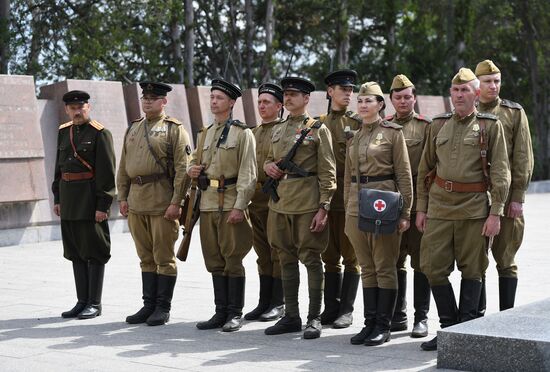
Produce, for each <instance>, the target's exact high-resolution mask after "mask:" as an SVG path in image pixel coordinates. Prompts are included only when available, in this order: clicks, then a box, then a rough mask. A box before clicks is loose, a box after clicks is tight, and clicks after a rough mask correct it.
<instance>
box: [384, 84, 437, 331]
mask: <svg viewBox="0 0 550 372" xmlns="http://www.w3.org/2000/svg"><path fill="white" fill-rule="evenodd" d="M390 99H391V102H392V105H393V108H394V109H395V114H393V115H389V116H387V117H386V118H385V119H386V120H388V121H391V122H393V123H396V124H399V125H401V126H402V127H403V129H402V132H403V135H404V136H405V142H406V143H407V151H408V153H409V161H410V163H411V171H412V177H413V188H414V191H415V192H416V175H417V172H418V163H420V157H421V156H422V149H423V148H424V143H425V142H426V136H427V134H428V128H429V124H430V123H431V120H430V119H428V118H426V117H425V116H422V115H420V114H417V113H416V112H415V111H414V105H415V103H416V89H415V87H414V85H413V83H412V82H411V81H410V80H409V78H408V77H406V76H405V75H397V76H395V77H394V78H393V82H392V85H391V88H390ZM415 208H416V201H415V200H414V198H413V203H412V207H411V220H412V221H415V219H416V213H415ZM421 239H422V233H420V232H419V231H418V229H417V228H416V225H415V224H414V223H412V224H411V226H410V228H409V229H408V230H407V231H405V232H404V233H403V236H402V237H401V248H400V254H399V260H398V261H397V283H398V285H399V286H398V289H397V302H396V305H395V312H394V313H393V319H392V321H391V330H392V331H404V330H406V329H407V269H406V268H405V260H406V258H407V255H409V256H411V266H412V268H413V270H414V285H413V289H414V294H413V303H414V310H415V312H414V327H413V330H412V332H411V337H426V336H427V335H428V311H429V310H430V283H428V278H426V276H425V275H424V274H423V273H422V272H421V271H420V240H421Z"/></svg>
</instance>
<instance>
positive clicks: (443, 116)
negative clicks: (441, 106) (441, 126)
mask: <svg viewBox="0 0 550 372" xmlns="http://www.w3.org/2000/svg"><path fill="white" fill-rule="evenodd" d="M452 116H453V113H452V112H444V113H442V114H437V115H435V116H434V117H433V120H435V119H450V118H451V117H452Z"/></svg>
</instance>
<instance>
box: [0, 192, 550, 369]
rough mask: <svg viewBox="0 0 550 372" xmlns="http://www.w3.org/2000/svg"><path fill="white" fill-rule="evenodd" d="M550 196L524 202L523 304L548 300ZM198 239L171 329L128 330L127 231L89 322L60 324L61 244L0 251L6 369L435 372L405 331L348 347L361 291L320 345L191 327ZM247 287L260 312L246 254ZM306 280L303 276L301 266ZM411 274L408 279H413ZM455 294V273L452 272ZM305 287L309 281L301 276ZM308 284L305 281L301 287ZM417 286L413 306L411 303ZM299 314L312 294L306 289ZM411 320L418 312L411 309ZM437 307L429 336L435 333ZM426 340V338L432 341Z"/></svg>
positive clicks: (251, 327)
mask: <svg viewBox="0 0 550 372" xmlns="http://www.w3.org/2000/svg"><path fill="white" fill-rule="evenodd" d="M548 210H550V194H530V195H528V197H527V204H526V220H527V230H526V237H525V240H524V245H523V248H522V250H521V251H520V253H519V255H518V262H519V265H520V269H521V273H520V275H521V278H520V282H519V288H518V298H517V304H526V303H530V302H533V301H537V300H541V299H544V298H546V297H548V291H550V276H549V275H547V271H546V268H547V267H549V266H550V255H549V254H548V253H547V252H546V249H547V247H548V241H550V224H549V223H548V218H547V217H546V213H547V211H548ZM197 238H198V234H196V236H195V237H194V242H193V246H192V251H191V252H190V255H189V260H188V261H187V262H185V263H182V262H180V263H179V278H178V283H177V286H176V290H175V295H174V302H173V311H172V318H171V321H170V323H169V324H168V325H166V326H162V327H148V326H145V325H139V326H131V325H128V324H126V323H125V322H124V318H125V316H126V315H128V314H130V313H133V312H134V311H136V310H137V309H138V308H139V306H140V296H141V294H140V290H141V287H140V285H141V284H140V274H139V266H138V260H137V258H136V254H135V251H134V247H133V243H132V240H131V237H130V235H129V234H117V235H114V236H113V249H112V256H113V257H112V259H111V261H110V262H109V264H108V266H107V269H106V276H105V286H104V296H103V310H104V314H103V315H102V316H100V317H99V318H96V319H92V320H82V321H79V320H64V319H62V318H60V313H61V312H62V311H64V310H67V309H68V308H70V307H72V306H73V305H74V302H75V295H74V284H73V281H72V271H71V265H70V264H69V262H67V261H65V260H64V259H63V258H62V254H61V250H62V248H61V242H48V243H38V244H30V245H21V246H12V247H1V248H0V268H1V270H0V291H1V292H0V293H1V297H0V371H2V372H6V371H56V372H57V371H100V370H101V371H132V372H137V371H168V370H186V371H199V370H220V371H226V370H237V369H240V370H242V371H248V370H250V371H256V370H262V371H265V372H267V371H281V370H301V371H313V370H321V371H333V370H334V371H339V372H342V371H348V370H350V371H351V370H359V369H367V370H369V371H375V370H376V371H397V370H407V371H427V370H434V369H435V365H436V358H437V353H436V352H424V351H421V350H420V347H419V345H420V343H421V342H422V341H423V340H422V339H421V340H418V339H411V338H410V337H409V336H408V333H407V332H399V333H395V334H394V335H393V339H392V341H391V342H389V343H387V344H385V345H383V346H380V347H364V346H352V345H350V344H349V338H350V337H351V336H352V335H353V334H355V333H357V332H358V331H359V330H360V328H361V325H362V324H361V323H362V319H361V314H362V305H361V304H362V301H361V295H360V294H359V295H358V300H357V302H356V304H357V308H356V311H355V318H356V320H355V324H354V325H353V326H352V327H351V328H348V329H344V330H335V329H330V328H325V329H324V330H323V335H322V337H321V338H320V339H317V340H302V339H301V338H300V334H299V333H296V334H289V335H281V336H269V337H268V336H265V335H264V334H263V329H264V328H265V327H266V326H268V325H269V324H271V323H267V324H266V323H256V322H249V323H247V324H245V326H244V327H243V328H242V330H241V331H239V332H236V333H233V334H227V333H223V332H219V331H199V330H197V329H196V328H195V323H196V322H197V321H199V320H204V319H207V318H209V317H210V315H211V313H212V311H213V296H212V288H211V281H210V276H209V275H208V274H207V272H206V270H205V268H204V264H203V262H202V257H201V253H200V246H199V242H198V240H197ZM491 262H492V263H491V267H490V270H489V272H488V295H489V298H488V311H487V313H488V314H490V313H494V312H496V311H497V308H498V287H497V278H496V272H495V269H494V265H493V261H491ZM246 268H247V273H248V282H247V290H246V306H245V311H246V310H250V309H252V308H253V307H254V306H255V303H256V301H257V292H258V279H257V275H256V274H255V273H256V267H255V257H254V253H253V252H251V253H250V254H249V256H248V257H247V258H246ZM302 275H305V270H302ZM409 278H412V275H409ZM452 280H453V283H454V285H455V288H456V292H457V293H458V288H459V287H458V286H459V280H460V278H459V276H458V275H456V273H455V274H453V277H452ZM302 283H304V284H305V283H306V280H305V278H304V280H302ZM302 287H304V285H302ZM411 287H412V280H410V281H409V293H408V298H409V303H412V288H411ZM300 301H301V308H302V311H306V310H307V309H306V307H307V293H306V289H305V288H301V292H300ZM305 316H306V314H303V318H305ZM409 316H410V317H411V318H412V309H411V306H409ZM436 317H437V314H436V311H435V306H434V304H433V302H432V311H431V312H430V331H431V333H432V335H434V334H435V332H436V331H437V329H438V326H437V324H438V323H437V318H436ZM432 335H430V337H431V336H432Z"/></svg>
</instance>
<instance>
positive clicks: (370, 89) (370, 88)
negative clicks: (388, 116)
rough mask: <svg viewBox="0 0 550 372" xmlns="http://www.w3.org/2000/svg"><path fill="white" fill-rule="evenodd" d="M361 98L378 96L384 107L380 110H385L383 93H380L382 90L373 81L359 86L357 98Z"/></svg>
mask: <svg viewBox="0 0 550 372" xmlns="http://www.w3.org/2000/svg"><path fill="white" fill-rule="evenodd" d="M361 96H378V97H380V98H382V102H383V103H384V105H383V106H382V110H384V109H385V108H386V101H385V100H384V93H382V88H380V85H379V84H378V83H377V82H375V81H368V82H366V83H365V84H363V85H361V88H359V93H357V97H361Z"/></svg>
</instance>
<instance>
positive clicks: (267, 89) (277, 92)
mask: <svg viewBox="0 0 550 372" xmlns="http://www.w3.org/2000/svg"><path fill="white" fill-rule="evenodd" d="M262 93H268V94H271V95H272V96H273V97H275V98H277V100H278V101H279V102H281V103H282V102H283V88H281V87H280V86H278V85H277V84H272V83H263V84H262V85H260V87H259V88H258V96H259V95H260V94H262Z"/></svg>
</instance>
